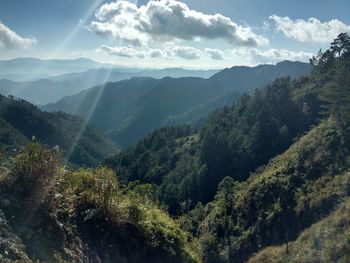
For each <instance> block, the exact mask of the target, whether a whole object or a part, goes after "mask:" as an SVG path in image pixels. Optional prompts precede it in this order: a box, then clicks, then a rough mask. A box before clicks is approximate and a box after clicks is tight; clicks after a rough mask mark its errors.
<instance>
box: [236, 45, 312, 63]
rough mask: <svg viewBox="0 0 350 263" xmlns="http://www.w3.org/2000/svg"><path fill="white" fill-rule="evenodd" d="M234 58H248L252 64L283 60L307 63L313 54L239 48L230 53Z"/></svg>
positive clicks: (273, 49) (284, 50)
mask: <svg viewBox="0 0 350 263" xmlns="http://www.w3.org/2000/svg"><path fill="white" fill-rule="evenodd" d="M232 55H233V56H235V57H245V58H247V57H249V58H250V60H251V62H252V63H255V64H259V63H276V62H279V61H283V60H292V61H308V60H309V59H310V58H311V57H312V55H313V54H311V53H308V52H304V51H290V50H286V49H276V48H272V49H268V50H260V49H257V48H239V49H236V50H233V51H232Z"/></svg>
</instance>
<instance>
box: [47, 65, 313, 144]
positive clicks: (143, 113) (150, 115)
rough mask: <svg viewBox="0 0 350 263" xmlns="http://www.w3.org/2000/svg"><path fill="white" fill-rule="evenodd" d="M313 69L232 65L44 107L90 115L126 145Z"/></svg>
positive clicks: (100, 89) (100, 90)
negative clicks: (205, 73)
mask: <svg viewBox="0 0 350 263" xmlns="http://www.w3.org/2000/svg"><path fill="white" fill-rule="evenodd" d="M309 71H310V65H309V64H306V63H301V62H291V61H285V62H281V63H278V64H276V65H260V66H257V67H252V68H251V67H232V68H230V69H225V70H222V71H220V72H218V73H216V74H215V75H213V76H212V77H210V78H208V79H203V78H195V77H187V78H185V77H184V78H170V77H167V78H163V79H160V80H157V79H153V78H132V79H129V80H123V81H120V82H114V83H106V84H104V85H101V86H97V87H94V88H92V89H89V90H86V91H82V92H80V93H78V94H76V95H73V96H69V97H65V98H63V99H61V100H59V101H58V102H57V103H53V104H48V105H46V106H44V107H42V108H43V109H44V110H48V111H64V112H68V113H71V114H75V115H78V116H81V117H83V118H85V119H88V120H89V121H91V122H92V123H94V124H95V125H96V126H97V127H98V128H100V129H101V130H103V131H105V132H106V133H107V134H108V135H109V136H110V137H111V138H113V139H114V140H115V141H116V142H117V143H118V144H119V145H121V146H123V147H127V146H130V145H132V144H134V143H135V142H137V140H139V139H140V138H142V137H143V136H145V135H146V134H148V133H149V132H151V131H152V130H154V129H156V128H159V127H162V126H167V125H175V124H184V123H187V124H196V123H197V122H199V121H200V120H201V119H203V118H206V116H207V115H208V114H209V113H210V112H211V111H213V110H215V109H216V108H219V107H222V106H225V105H228V104H230V103H232V102H233V101H235V100H237V99H238V98H239V97H240V96H241V95H243V94H244V93H249V92H251V91H253V90H254V89H256V88H260V87H263V86H264V85H266V84H268V83H269V82H271V81H273V80H274V79H276V78H279V77H284V76H290V77H291V78H297V77H300V76H302V75H306V74H308V72H309Z"/></svg>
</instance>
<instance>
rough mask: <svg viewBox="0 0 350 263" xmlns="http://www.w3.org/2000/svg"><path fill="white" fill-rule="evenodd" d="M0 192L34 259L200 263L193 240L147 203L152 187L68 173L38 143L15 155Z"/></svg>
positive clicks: (107, 173)
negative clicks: (94, 252)
mask: <svg viewBox="0 0 350 263" xmlns="http://www.w3.org/2000/svg"><path fill="white" fill-rule="evenodd" d="M0 190H1V192H0V194H1V196H2V198H3V199H4V200H5V201H4V202H3V201H2V202H1V203H0V206H3V204H6V207H5V211H6V215H7V216H8V217H9V218H11V221H9V222H10V223H11V225H12V226H13V229H14V231H15V232H16V233H17V234H19V235H21V238H23V242H24V245H25V250H26V252H27V253H28V255H29V256H30V258H31V259H33V260H39V262H72V261H75V260H83V257H84V260H85V259H86V258H88V259H89V260H91V261H95V260H101V261H102V262H114V260H119V259H120V260H121V261H124V260H127V262H140V261H143V260H144V259H145V258H147V259H149V260H150V261H151V262H152V261H154V262H174V263H175V262H200V261H201V260H200V258H199V254H198V252H197V251H198V249H197V248H195V247H194V246H192V245H191V243H190V238H191V236H190V235H189V234H187V233H186V232H185V231H183V230H182V229H181V228H180V225H179V223H178V222H177V221H175V220H173V219H172V218H170V217H169V215H168V214H167V213H166V212H165V211H164V210H162V208H161V207H160V206H159V205H158V204H157V203H156V202H155V201H154V200H152V199H153V196H154V188H153V187H152V186H151V185H133V186H130V187H126V186H124V185H120V184H119V183H118V181H117V179H116V176H115V174H114V173H113V171H111V170H109V169H107V168H104V167H100V168H96V169H80V170H77V171H67V170H66V167H62V166H61V164H60V152H59V151H57V150H49V149H47V148H45V147H44V146H42V145H40V144H38V143H32V144H29V145H28V146H27V147H26V148H25V149H24V150H23V151H21V152H20V153H19V154H18V155H17V156H16V157H15V158H14V160H13V162H12V165H11V166H10V170H9V171H8V172H6V170H5V171H2V170H1V171H0ZM0 223H1V222H0ZM0 232H1V231H0ZM33 233H36V234H35V235H33ZM53 236H54V237H55V238H54V239H52V237H53ZM79 244H83V246H86V247H89V248H90V249H94V250H95V251H96V255H98V259H97V258H95V256H96V255H94V254H89V252H87V251H85V250H82V247H81V246H82V245H79ZM79 251H80V252H79Z"/></svg>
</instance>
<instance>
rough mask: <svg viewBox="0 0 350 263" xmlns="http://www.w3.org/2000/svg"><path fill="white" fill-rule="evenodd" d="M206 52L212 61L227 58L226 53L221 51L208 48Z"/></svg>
mask: <svg viewBox="0 0 350 263" xmlns="http://www.w3.org/2000/svg"><path fill="white" fill-rule="evenodd" d="M205 52H207V53H208V54H209V55H210V57H211V59H214V60H223V59H224V56H225V54H224V52H223V51H221V50H220V49H215V48H206V49H205Z"/></svg>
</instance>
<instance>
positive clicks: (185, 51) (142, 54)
mask: <svg viewBox="0 0 350 263" xmlns="http://www.w3.org/2000/svg"><path fill="white" fill-rule="evenodd" d="M96 51H105V52H107V53H108V54H109V55H111V56H118V57H127V58H135V57H136V58H146V57H147V58H164V59H172V58H174V57H179V58H183V59H187V60H193V59H199V58H201V56H202V52H201V51H200V50H199V49H196V48H193V47H186V46H170V47H167V48H165V49H163V50H161V49H151V48H149V49H148V48H147V49H146V48H144V49H141V50H138V49H136V48H133V47H109V46H106V45H103V46H101V47H100V48H99V49H97V50H96Z"/></svg>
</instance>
